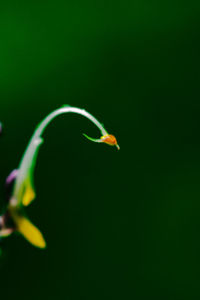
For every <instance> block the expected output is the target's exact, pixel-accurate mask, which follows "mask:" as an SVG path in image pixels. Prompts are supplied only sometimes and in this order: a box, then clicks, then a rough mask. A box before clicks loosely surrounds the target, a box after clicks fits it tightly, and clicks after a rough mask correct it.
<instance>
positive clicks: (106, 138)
mask: <svg viewBox="0 0 200 300" xmlns="http://www.w3.org/2000/svg"><path fill="white" fill-rule="evenodd" d="M101 141H102V142H103V143H106V144H108V145H110V146H116V147H117V149H118V150H119V145H118V144H117V140H116V137H115V136H114V135H112V134H106V135H103V136H102V137H101Z"/></svg>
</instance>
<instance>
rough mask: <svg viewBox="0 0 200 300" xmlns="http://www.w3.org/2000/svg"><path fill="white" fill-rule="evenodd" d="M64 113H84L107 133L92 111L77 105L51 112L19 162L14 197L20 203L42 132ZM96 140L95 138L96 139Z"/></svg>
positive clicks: (33, 164)
mask: <svg viewBox="0 0 200 300" xmlns="http://www.w3.org/2000/svg"><path fill="white" fill-rule="evenodd" d="M64 113H76V114H79V115H82V116H84V117H86V118H87V119H89V120H90V121H91V122H93V123H94V124H95V125H96V126H97V127H98V128H99V130H100V132H101V134H102V135H103V136H104V135H106V134H108V133H107V131H106V130H105V129H104V127H103V126H102V124H101V123H100V122H99V121H98V120H97V119H96V118H95V117H94V116H92V115H91V114H90V113H88V112H87V111H85V110H84V109H80V108H77V107H71V106H63V107H61V108H59V109H57V110H55V111H53V112H52V113H50V114H49V115H48V116H47V117H46V118H45V119H44V120H43V121H42V122H41V123H40V124H39V125H38V126H37V128H36V130H35V132H34V133H33V136H32V138H31V140H30V142H29V144H28V146H27V148H26V150H25V152H24V155H23V157H22V160H21V162H20V164H19V168H18V176H17V179H16V182H15V186H14V191H13V198H14V199H15V200H16V201H17V203H18V204H19V203H20V202H21V196H22V192H23V190H22V189H23V183H24V181H26V180H30V181H31V179H32V178H31V177H32V173H33V171H34V166H35V162H36V158H37V153H38V150H39V146H40V145H41V143H42V142H43V140H42V134H43V132H44V130H45V128H46V127H47V126H48V124H49V123H50V122H51V121H52V120H53V119H54V118H56V117H57V116H59V115H61V114H64ZM94 141H95V140H94Z"/></svg>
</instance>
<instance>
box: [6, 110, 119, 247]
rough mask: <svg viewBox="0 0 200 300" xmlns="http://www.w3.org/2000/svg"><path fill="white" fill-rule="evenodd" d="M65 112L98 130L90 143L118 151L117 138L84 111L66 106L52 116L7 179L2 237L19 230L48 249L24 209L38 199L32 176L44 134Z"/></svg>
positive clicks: (35, 136)
mask: <svg viewBox="0 0 200 300" xmlns="http://www.w3.org/2000/svg"><path fill="white" fill-rule="evenodd" d="M64 113H75V114H79V115H82V116H84V117H86V118H87V119H89V120H90V121H91V122H92V123H94V124H95V125H96V126H97V127H98V128H99V130H100V132H101V135H102V137H101V138H100V139H93V138H90V137H88V136H87V135H85V136H86V137H87V138H88V139H89V140H91V141H94V142H98V143H106V144H108V145H111V146H116V147H117V149H119V145H118V144H117V141H116V138H115V137H114V136H113V135H110V134H108V133H107V131H106V130H105V128H104V127H103V125H102V124H101V123H99V121H98V120H97V119H96V118H95V117H94V116H92V115H91V114H90V113H88V112H87V111H85V110H84V109H80V108H77V107H71V106H69V105H65V106H63V107H61V108H59V109H57V110H55V111H53V112H52V113H50V114H49V115H48V116H47V117H46V118H44V119H43V121H42V122H41V123H40V124H39V125H38V126H37V127H36V130H35V132H34V133H33V136H32V137H31V140H30V142H29V144H28V146H27V149H26V150H25V152H24V155H23V157H22V160H21V162H20V164H19V167H18V169H17V170H14V171H12V172H11V174H10V175H9V176H8V178H7V179H6V189H7V197H8V201H7V202H8V203H7V207H6V211H5V213H4V215H2V216H1V217H0V237H5V236H9V235H10V234H11V233H13V232H15V231H17V232H19V233H20V234H21V235H23V236H24V238H25V239H27V240H28V241H29V242H30V243H31V244H32V245H34V246H36V247H38V248H45V247H46V242H45V239H44V237H43V235H42V233H41V232H40V230H39V229H38V228H37V227H36V226H35V225H33V224H32V223H31V222H30V221H29V219H28V218H27V216H26V214H25V207H26V206H28V205H30V203H31V202H32V201H33V200H34V199H35V197H36V193H35V189H34V184H33V175H34V169H35V164H36V160H37V155H38V151H39V147H40V146H41V144H42V142H43V139H42V134H43V132H44V130H45V129H46V127H47V126H48V125H49V123H50V122H51V121H53V120H54V118H56V117H57V116H59V115H61V114H64ZM1 128H2V127H0V130H1ZM0 132H1V131H0Z"/></svg>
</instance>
